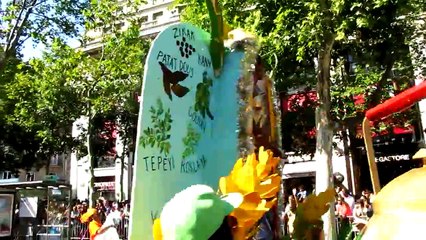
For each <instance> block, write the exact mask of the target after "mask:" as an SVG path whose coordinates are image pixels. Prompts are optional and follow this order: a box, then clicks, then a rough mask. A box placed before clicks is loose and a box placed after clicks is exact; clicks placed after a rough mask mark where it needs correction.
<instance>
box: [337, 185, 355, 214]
mask: <svg viewBox="0 0 426 240" xmlns="http://www.w3.org/2000/svg"><path fill="white" fill-rule="evenodd" d="M339 195H340V196H341V197H343V199H344V200H345V202H346V203H347V204H348V205H349V207H351V210H353V209H354V207H355V198H354V197H352V196H351V195H350V194H349V191H348V190H347V189H346V188H342V189H341V190H340V192H339Z"/></svg>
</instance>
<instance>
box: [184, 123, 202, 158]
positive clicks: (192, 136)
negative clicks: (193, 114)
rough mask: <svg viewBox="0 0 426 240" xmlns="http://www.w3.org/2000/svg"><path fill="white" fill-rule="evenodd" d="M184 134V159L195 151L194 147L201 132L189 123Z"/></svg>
mask: <svg viewBox="0 0 426 240" xmlns="http://www.w3.org/2000/svg"><path fill="white" fill-rule="evenodd" d="M186 132H187V133H186V136H185V137H184V138H183V139H182V142H183V144H184V146H185V149H184V150H183V152H182V159H186V158H187V157H189V156H191V155H192V154H194V153H195V147H196V146H197V144H198V142H199V141H200V138H201V134H200V133H199V132H198V131H197V130H196V129H195V128H194V126H193V125H192V124H191V123H189V124H188V126H187V129H186Z"/></svg>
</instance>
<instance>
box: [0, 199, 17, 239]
mask: <svg viewBox="0 0 426 240" xmlns="http://www.w3.org/2000/svg"><path fill="white" fill-rule="evenodd" d="M13 200H14V195H13V194H0V237H8V236H11V235H12V220H13Z"/></svg>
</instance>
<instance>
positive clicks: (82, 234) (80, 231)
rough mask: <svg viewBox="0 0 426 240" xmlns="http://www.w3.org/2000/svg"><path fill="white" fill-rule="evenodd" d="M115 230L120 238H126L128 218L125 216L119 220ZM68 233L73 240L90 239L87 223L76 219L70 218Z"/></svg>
mask: <svg viewBox="0 0 426 240" xmlns="http://www.w3.org/2000/svg"><path fill="white" fill-rule="evenodd" d="M117 232H118V235H119V236H120V239H121V240H127V239H128V238H127V237H128V233H129V218H127V217H126V218H123V219H122V220H121V221H120V224H119V225H118V226H117ZM70 235H71V237H70V239H73V240H88V239H90V236H89V229H88V224H87V223H81V222H80V221H79V220H77V219H75V220H72V221H71V226H70Z"/></svg>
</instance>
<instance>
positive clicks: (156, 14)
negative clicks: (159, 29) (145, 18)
mask: <svg viewBox="0 0 426 240" xmlns="http://www.w3.org/2000/svg"><path fill="white" fill-rule="evenodd" d="M161 16H163V12H156V13H154V14H153V15H152V19H153V20H154V21H155V20H158V18H160V17H161Z"/></svg>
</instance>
